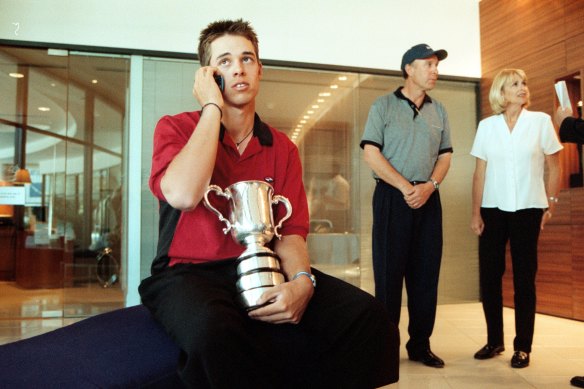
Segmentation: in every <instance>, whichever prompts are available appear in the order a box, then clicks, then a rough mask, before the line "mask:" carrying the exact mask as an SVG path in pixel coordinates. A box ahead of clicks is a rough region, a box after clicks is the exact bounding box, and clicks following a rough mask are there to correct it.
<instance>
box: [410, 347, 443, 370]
mask: <svg viewBox="0 0 584 389" xmlns="http://www.w3.org/2000/svg"><path fill="white" fill-rule="evenodd" d="M408 357H409V358H410V361H416V362H422V363H423V364H424V365H426V366H430V367H444V361H443V360H442V359H440V358H439V357H438V356H437V355H436V354H434V353H433V352H432V350H430V349H426V350H424V351H422V352H418V353H408Z"/></svg>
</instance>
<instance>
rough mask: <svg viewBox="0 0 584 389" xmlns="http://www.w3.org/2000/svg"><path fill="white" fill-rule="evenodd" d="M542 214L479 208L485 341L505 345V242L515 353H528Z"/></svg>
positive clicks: (527, 210) (533, 319) (532, 322)
mask: <svg viewBox="0 0 584 389" xmlns="http://www.w3.org/2000/svg"><path fill="white" fill-rule="evenodd" d="M542 215H543V211H542V210H541V209H539V208H530V209H523V210H519V211H516V212H504V211H501V210H499V209H498V208H481V216H482V218H483V222H484V223H485V229H484V231H483V233H482V235H481V236H480V238H479V270H480V285H481V298H482V301H483V310H484V312H485V319H486V321H487V333H488V339H487V342H488V343H489V344H490V345H500V344H501V345H502V344H504V338H503V292H502V278H503V274H504V273H505V252H506V246H507V241H509V244H510V248H511V260H512V264H513V288H514V292H515V297H514V299H515V339H514V340H513V347H514V349H515V350H521V351H525V352H528V353H529V352H531V344H532V342H533V332H534V324H535V304H536V297H535V275H536V273H537V241H538V238H539V231H540V223H541V217H542Z"/></svg>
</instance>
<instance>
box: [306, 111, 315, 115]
mask: <svg viewBox="0 0 584 389" xmlns="http://www.w3.org/2000/svg"><path fill="white" fill-rule="evenodd" d="M306 113H307V114H309V115H312V114H313V113H314V111H306Z"/></svg>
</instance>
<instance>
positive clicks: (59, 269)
mask: <svg viewBox="0 0 584 389" xmlns="http://www.w3.org/2000/svg"><path fill="white" fill-rule="evenodd" d="M32 238H33V236H32V235H30V234H28V233H26V232H21V233H18V240H17V248H16V272H15V273H16V274H15V281H16V285H18V286H19V287H21V288H26V289H40V288H62V287H63V282H64V275H65V274H64V269H65V265H66V264H71V263H73V252H72V251H71V250H68V249H67V245H65V244H63V242H62V239H61V240H58V241H56V242H54V243H52V244H50V245H35V244H34V243H33V239H32Z"/></svg>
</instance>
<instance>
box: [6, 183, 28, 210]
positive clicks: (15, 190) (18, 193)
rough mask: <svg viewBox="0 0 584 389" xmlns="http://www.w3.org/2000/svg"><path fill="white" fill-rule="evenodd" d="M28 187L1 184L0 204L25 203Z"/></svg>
mask: <svg viewBox="0 0 584 389" xmlns="http://www.w3.org/2000/svg"><path fill="white" fill-rule="evenodd" d="M25 202H26V188H25V187H24V186H0V204H3V205H24V204H25Z"/></svg>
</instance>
